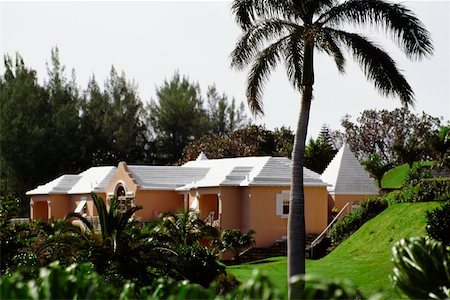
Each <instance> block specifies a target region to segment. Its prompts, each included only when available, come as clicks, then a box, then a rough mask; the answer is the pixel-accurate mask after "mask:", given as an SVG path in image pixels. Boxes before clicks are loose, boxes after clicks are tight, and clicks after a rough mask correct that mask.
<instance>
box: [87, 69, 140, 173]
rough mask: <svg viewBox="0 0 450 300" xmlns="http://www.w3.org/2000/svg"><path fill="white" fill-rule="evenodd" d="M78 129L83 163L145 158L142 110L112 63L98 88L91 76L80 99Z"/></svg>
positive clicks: (131, 87)
mask: <svg viewBox="0 0 450 300" xmlns="http://www.w3.org/2000/svg"><path fill="white" fill-rule="evenodd" d="M82 106H83V115H82V129H83V136H84V139H85V147H84V148H85V155H86V162H85V163H86V164H87V165H104V164H117V163H118V162H119V161H121V160H124V161H127V162H131V163H143V162H146V161H148V157H149V153H148V145H149V143H148V136H147V130H148V129H147V126H146V124H145V110H144V107H143V104H142V102H141V100H140V99H139V96H138V95H137V87H136V85H135V84H134V83H132V82H129V81H127V79H126V76H125V74H124V73H122V74H121V75H119V74H117V72H116V70H115V69H114V67H112V68H111V72H110V76H109V78H108V79H107V80H106V83H105V89H104V91H101V90H100V88H99V86H98V84H97V82H96V81H95V78H92V79H91V80H90V82H89V84H88V88H87V90H86V92H85V96H84V99H83V105H82Z"/></svg>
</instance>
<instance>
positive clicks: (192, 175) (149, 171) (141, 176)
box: [128, 165, 209, 190]
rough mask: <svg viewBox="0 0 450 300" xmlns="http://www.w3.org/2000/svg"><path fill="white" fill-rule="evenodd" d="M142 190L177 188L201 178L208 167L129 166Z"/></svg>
mask: <svg viewBox="0 0 450 300" xmlns="http://www.w3.org/2000/svg"><path fill="white" fill-rule="evenodd" d="M128 169H129V170H130V172H131V174H132V176H133V178H134V179H135V180H136V183H137V185H138V186H139V188H140V189H141V190H175V189H176V188H178V187H181V186H184V185H186V184H188V183H191V182H192V181H196V180H199V179H201V178H203V177H204V176H205V174H206V173H207V172H208V170H209V169H208V168H181V167H176V166H167V167H165V166H138V165H136V166H128Z"/></svg>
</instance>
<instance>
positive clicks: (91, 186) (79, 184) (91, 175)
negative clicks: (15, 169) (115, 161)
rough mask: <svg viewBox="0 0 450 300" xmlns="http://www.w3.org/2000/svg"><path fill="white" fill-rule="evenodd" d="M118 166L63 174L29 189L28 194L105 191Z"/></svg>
mask: <svg viewBox="0 0 450 300" xmlns="http://www.w3.org/2000/svg"><path fill="white" fill-rule="evenodd" d="M115 169H116V167H92V168H89V169H87V170H86V171H84V172H82V173H80V174H78V175H62V176H60V177H58V178H56V179H54V180H52V181H50V182H48V183H46V184H44V185H40V186H38V187H37V188H35V189H33V190H31V191H28V192H27V193H26V194H27V195H47V194H89V193H91V192H103V191H104V190H105V188H106V185H107V184H108V182H109V180H111V178H112V176H113V175H114V171H115Z"/></svg>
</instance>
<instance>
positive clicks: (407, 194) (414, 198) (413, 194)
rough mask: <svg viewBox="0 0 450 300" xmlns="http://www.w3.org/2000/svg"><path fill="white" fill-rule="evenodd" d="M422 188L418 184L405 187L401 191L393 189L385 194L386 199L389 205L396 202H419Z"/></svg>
mask: <svg viewBox="0 0 450 300" xmlns="http://www.w3.org/2000/svg"><path fill="white" fill-rule="evenodd" d="M419 193H420V188H419V187H418V186H414V187H410V188H405V189H403V190H399V191H393V192H390V193H389V194H387V195H386V196H384V199H385V200H386V201H387V203H388V204H389V205H392V204H395V203H412V202H419V200H420V196H419Z"/></svg>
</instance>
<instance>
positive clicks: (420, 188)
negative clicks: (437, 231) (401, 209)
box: [385, 178, 450, 205]
mask: <svg viewBox="0 0 450 300" xmlns="http://www.w3.org/2000/svg"><path fill="white" fill-rule="evenodd" d="M385 199H386V201H387V202H388V203H389V205H391V204H394V203H405V202H409V203H414V202H429V201H447V200H450V178H429V179H421V180H420V181H418V184H417V185H415V186H412V187H409V188H404V189H403V190H400V191H394V192H391V193H389V194H387V195H386V196H385Z"/></svg>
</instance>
